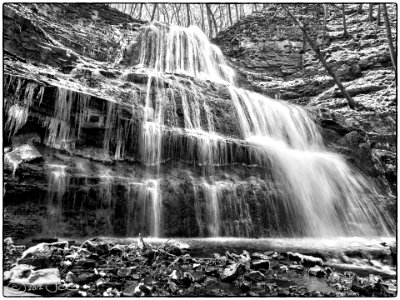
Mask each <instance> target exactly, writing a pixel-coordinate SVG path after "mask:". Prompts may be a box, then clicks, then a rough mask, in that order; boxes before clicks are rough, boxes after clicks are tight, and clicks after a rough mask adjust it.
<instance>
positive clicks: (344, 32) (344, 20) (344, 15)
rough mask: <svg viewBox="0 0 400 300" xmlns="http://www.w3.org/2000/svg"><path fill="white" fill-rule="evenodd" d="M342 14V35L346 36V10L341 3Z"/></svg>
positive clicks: (347, 34)
mask: <svg viewBox="0 0 400 300" xmlns="http://www.w3.org/2000/svg"><path fill="white" fill-rule="evenodd" d="M342 15H343V17H342V18H343V36H344V37H346V38H347V37H348V36H349V33H348V32H347V26H346V10H345V8H344V3H342Z"/></svg>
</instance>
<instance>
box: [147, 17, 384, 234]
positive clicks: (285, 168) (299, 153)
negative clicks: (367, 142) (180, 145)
mask: <svg viewBox="0 0 400 300" xmlns="http://www.w3.org/2000/svg"><path fill="white" fill-rule="evenodd" d="M141 36H142V40H141V45H142V47H141V53H140V65H141V66H144V67H146V68H148V69H150V70H153V71H156V72H159V73H178V74H183V75H189V76H192V77H195V78H196V79H200V80H204V79H207V80H211V81H215V82H219V83H225V84H227V87H228V89H229V92H230V96H231V100H232V102H233V104H234V106H235V108H236V112H237V117H238V122H239V123H240V128H241V133H242V136H243V138H244V140H245V141H246V142H248V143H249V144H250V145H253V146H254V147H255V148H256V149H257V151H256V156H257V158H256V160H257V159H258V160H260V161H263V160H265V158H267V160H268V161H269V162H270V163H271V173H272V176H273V180H274V181H276V182H277V184H279V185H280V186H282V187H283V189H284V197H283V198H282V200H281V201H282V202H283V203H282V204H281V205H282V206H283V207H284V214H283V217H284V218H290V220H291V222H292V223H293V224H292V226H291V227H292V228H293V229H292V230H294V231H295V232H294V233H295V234H301V235H309V236H326V235H328V236H340V235H348V234H363V235H373V234H377V233H378V232H380V233H383V234H389V230H388V229H387V228H386V226H385V222H384V220H383V218H382V216H381V213H380V212H379V210H378V209H377V208H376V206H375V205H374V204H373V202H372V201H371V198H373V197H374V196H376V192H375V191H374V189H373V188H371V187H370V184H369V183H368V181H366V179H365V178H363V177H362V176H361V175H360V174H358V173H357V172H356V171H354V170H352V169H351V168H350V166H348V165H347V164H346V162H345V161H344V159H343V158H341V157H340V156H339V155H337V154H334V153H330V152H328V151H326V150H325V149H324V147H323V142H322V138H321V135H320V133H319V131H318V128H317V126H316V124H315V123H314V122H313V121H312V120H311V118H310V117H309V116H308V114H307V112H306V111H305V110H304V109H303V108H301V107H298V106H295V105H291V104H287V103H285V102H283V101H280V100H278V101H277V100H273V99H271V98H268V97H266V96H263V95H260V94H256V93H252V92H249V91H246V90H243V89H240V88H238V87H236V86H235V85H234V84H235V82H234V76H233V74H234V72H233V71H232V70H231V69H230V68H229V67H228V66H227V64H226V62H225V59H224V57H223V55H222V53H221V52H220V50H219V49H218V48H217V47H216V46H214V45H212V44H210V43H209V41H208V39H207V38H206V37H205V35H204V33H202V32H201V31H200V30H199V29H198V28H195V27H190V28H180V27H177V26H169V27H167V26H165V25H162V24H158V23H152V24H150V25H148V26H146V27H145V28H144V29H143V32H142V35H141ZM177 85H178V91H179V94H180V98H181V99H182V108H183V112H184V123H185V124H184V130H185V132H186V133H187V134H192V133H193V132H194V133H199V132H200V133H201V134H200V135H197V136H196V135H193V136H194V138H195V139H201V142H200V144H201V146H200V147H199V154H200V157H201V158H200V164H201V163H203V164H206V165H210V163H211V162H213V161H215V159H216V157H215V154H216V153H215V152H214V151H213V145H215V139H214V138H213V126H212V124H211V123H212V122H210V123H209V126H208V127H207V128H205V127H204V126H201V124H200V118H199V105H203V107H204V108H203V109H204V110H205V111H207V108H206V104H205V103H206V102H204V104H203V103H200V102H199V101H197V100H194V101H193V99H191V100H192V101H189V99H188V97H187V95H186V93H185V92H184V88H182V87H181V86H179V84H177ZM146 107H147V104H146ZM158 134H159V133H158V132H157V135H156V136H157V138H156V139H154V141H152V143H151V144H152V145H155V144H157V143H159V141H160V139H159V138H158ZM154 149H160V148H159V146H155V148H154ZM212 173H213V170H212V169H208V174H205V176H206V177H207V178H208V181H209V182H210V183H207V182H206V181H204V182H203V188H204V194H205V195H204V196H205V197H206V198H207V199H208V201H209V203H208V204H207V207H208V213H207V214H208V224H209V226H208V227H209V229H208V232H209V235H211V236H217V235H219V234H221V232H220V223H221V221H220V211H219V203H220V202H221V196H219V195H220V193H219V192H217V186H216V185H215V182H213V180H212V177H210V176H208V175H212ZM197 220H199V217H197ZM282 221H283V220H279V217H278V219H277V222H282ZM197 223H201V222H200V221H198V222H197ZM355 225H356V226H355ZM375 225H378V228H379V229H378V230H376V229H375V228H374V226H375ZM201 231H202V230H200V232H201Z"/></svg>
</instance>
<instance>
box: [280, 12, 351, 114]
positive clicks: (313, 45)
mask: <svg viewBox="0 0 400 300" xmlns="http://www.w3.org/2000/svg"><path fill="white" fill-rule="evenodd" d="M283 8H284V9H285V10H286V12H287V13H288V14H289V16H290V17H291V18H292V19H293V21H294V22H295V23H296V25H297V26H298V27H299V28H300V29H301V31H302V32H303V34H304V36H305V37H306V39H307V41H308V43H309V44H310V46H311V48H313V50H314V52H315V54H316V56H317V57H318V59H319V60H320V62H321V63H322V65H323V66H324V67H325V69H326V70H327V71H328V73H329V75H331V76H332V78H333V80H334V81H335V83H336V85H337V86H338V87H339V89H340V90H341V92H342V94H343V96H345V97H346V99H347V102H348V104H349V106H350V108H352V109H355V107H356V103H355V101H354V99H353V98H352V97H351V96H350V94H349V93H348V92H347V91H346V89H345V88H344V86H343V84H342V82H341V81H340V79H339V78H338V77H337V76H336V74H335V72H334V71H333V70H332V68H331V67H330V66H329V65H328V63H327V62H326V60H325V58H324V57H323V55H322V54H321V51H320V50H319V48H318V47H317V46H316V45H315V43H314V42H313V40H312V39H311V37H310V36H309V34H308V32H307V31H306V29H305V28H304V26H303V24H302V23H301V22H300V21H299V20H298V19H297V18H296V17H295V16H294V15H292V13H291V12H290V11H289V10H288V9H287V8H286V7H285V6H284V5H283Z"/></svg>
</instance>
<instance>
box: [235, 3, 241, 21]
mask: <svg viewBox="0 0 400 300" xmlns="http://www.w3.org/2000/svg"><path fill="white" fill-rule="evenodd" d="M235 10H236V22H237V21H239V20H240V18H239V8H238V5H237V4H235Z"/></svg>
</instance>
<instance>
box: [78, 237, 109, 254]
mask: <svg viewBox="0 0 400 300" xmlns="http://www.w3.org/2000/svg"><path fill="white" fill-rule="evenodd" d="M81 247H82V248H86V249H87V250H89V251H90V252H95V253H97V254H99V255H103V254H108V252H109V248H108V244H107V243H106V242H105V241H103V240H102V239H98V238H94V239H91V240H87V241H85V242H84V243H83V244H82V246H81Z"/></svg>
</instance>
